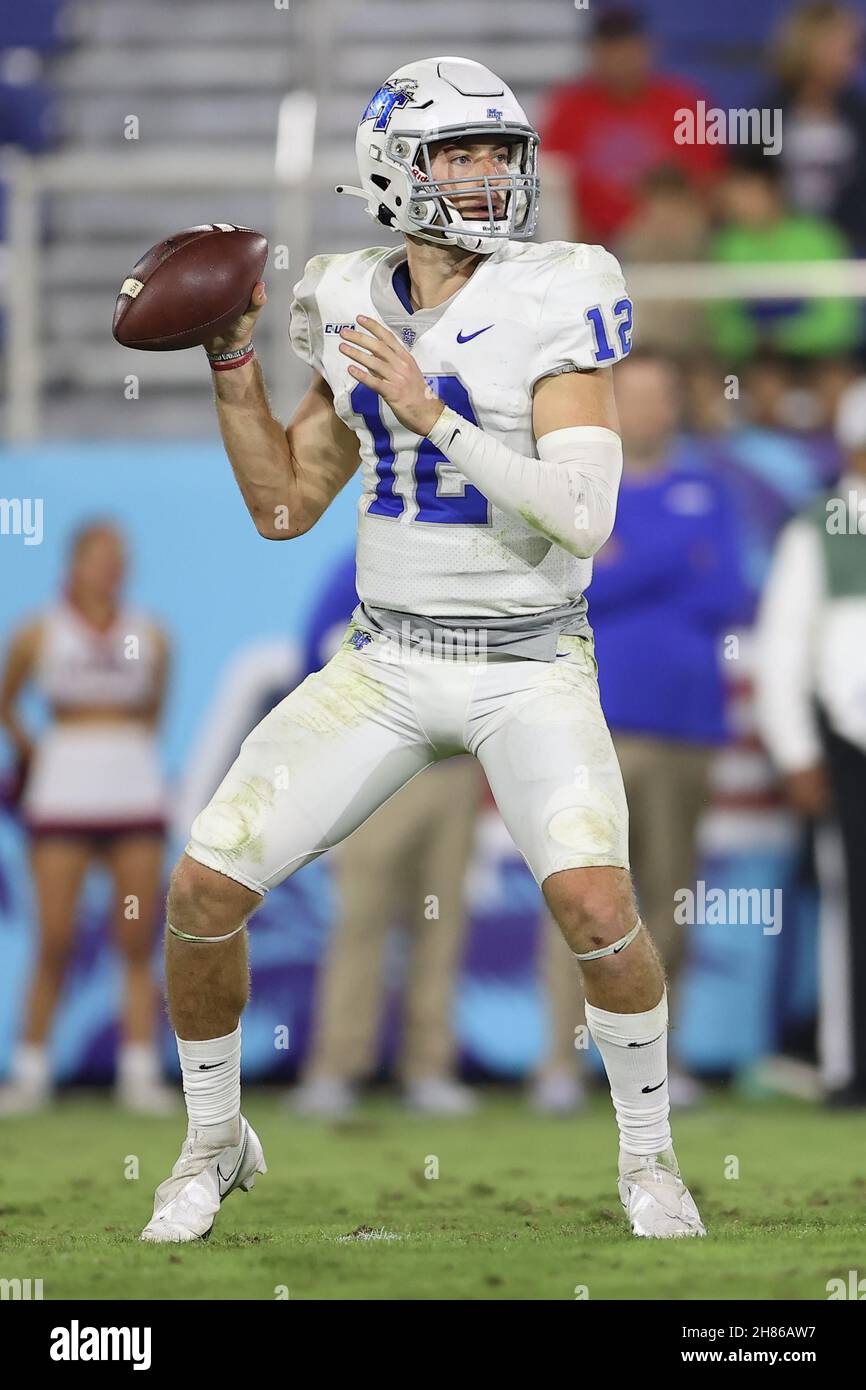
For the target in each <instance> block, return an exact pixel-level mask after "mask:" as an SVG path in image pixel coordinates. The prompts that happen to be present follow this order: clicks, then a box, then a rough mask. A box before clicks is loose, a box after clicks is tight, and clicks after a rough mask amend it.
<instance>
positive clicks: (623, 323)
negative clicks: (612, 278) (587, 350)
mask: <svg viewBox="0 0 866 1390" xmlns="http://www.w3.org/2000/svg"><path fill="white" fill-rule="evenodd" d="M633 313H634V311H633V309H632V302H631V300H630V299H618V300H617V302H616V304H614V306H613V316H614V323H615V325H616V334H617V337H618V338H619V352H617V350H616V348H614V347H611V343H610V338H609V336H608V331H607V324H606V323H605V321H604V314H603V313H602V311H601V306H600V305H598V304H596V305H594V306H593V308H592V309H587V311H586V321H587V323H589V324H590V325H591V326H592V331H593V335H594V337H595V351H594V353H593V356H594V358H595V360H596V362H598V364H599V366H600V365H601V364H602V363H604V362H616V361H617V360H618V359H619V358H620V357H627V356H628V354H629V353H630V352H631V330H632V319H633Z"/></svg>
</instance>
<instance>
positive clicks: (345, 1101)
mask: <svg viewBox="0 0 866 1390" xmlns="http://www.w3.org/2000/svg"><path fill="white" fill-rule="evenodd" d="M289 1104H290V1105H291V1106H292V1109H293V1110H294V1111H295V1113H296V1114H298V1115H309V1116H315V1118H316V1119H319V1120H343V1119H345V1118H346V1116H347V1115H351V1114H352V1111H353V1110H355V1109H357V1105H358V1088H357V1086H355V1085H354V1083H353V1082H351V1081H346V1080H344V1078H343V1077H341V1076H318V1077H315V1078H311V1079H310V1080H309V1081H304V1082H303V1083H302V1084H301V1085H300V1086H298V1087H297V1089H296V1090H295V1091H294V1092H293V1093H291V1094H290V1096H289Z"/></svg>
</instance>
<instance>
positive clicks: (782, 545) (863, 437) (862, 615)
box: [756, 379, 866, 1105]
mask: <svg viewBox="0 0 866 1390" xmlns="http://www.w3.org/2000/svg"><path fill="white" fill-rule="evenodd" d="M837 433H838V438H839V442H840V444H841V446H842V449H843V451H844V455H845V466H844V469H843V473H842V476H841V478H840V479H839V481H838V482H837V483H836V484H835V485H834V486H833V487H832V488H831V489H829V491H827V492H824V493H822V494H821V495H820V496H819V497H817V498H816V499H815V500H814V502H813V503H812V504H811V505H810V506H809V507H807V508H806V509H805V510H804V511H802V512H801V513H800V514H799V515H798V516H797V517H795V518H794V519H793V520H792V521H790V522H789V523H788V525H787V526H786V527H785V529H784V530H783V532H782V535H781V537H780V539H779V543H778V546H777V549H776V552H775V555H774V558H773V564H772V569H771V572H770V576H769V580H768V582H767V586H766V589H765V591H764V596H763V600H762V603H761V609H760V617H759V625H758V642H757V657H756V661H757V669H756V696H757V716H758V724H759V728H760V731H761V734H762V736H763V738H764V741H765V743H766V745H767V748H768V749H769V751H770V753H771V755H772V757H773V759H774V761H775V763H776V765H777V767H778V768H779V770H780V772H781V774H782V777H783V781H784V787H785V791H786V793H787V797H788V800H789V802H790V804H791V805H792V806H793V807H794V809H795V810H797V811H798V812H799V813H800V814H801V815H802V816H804V817H806V818H807V819H809V820H811V821H821V820H822V819H823V818H824V817H826V816H828V815H832V816H833V817H834V818H835V819H836V820H837V821H838V826H839V830H840V833H841V840H842V848H843V856H844V876H845V884H846V896H847V912H846V926H847V933H846V934H847V942H846V952H845V955H846V961H845V968H844V970H843V972H842V974H841V977H840V976H839V974H838V972H837V978H836V981H835V983H834V985H833V987H832V988H827V985H828V981H826V980H824V981H822V989H821V1005H822V1015H823V1016H822V1020H821V1034H822V1039H823V1043H824V1049H823V1050H824V1056H823V1058H822V1060H823V1061H824V1063H825V1073H826V1071H827V1067H826V1062H827V1056H826V1049H827V1046H828V1045H829V1046H831V1047H832V1046H833V1041H832V1040H831V1038H830V1034H831V1033H836V1034H838V1031H839V1028H840V1027H841V1028H842V1029H844V1032H845V1034H846V1040H845V1043H846V1045H845V1052H846V1054H847V1055H846V1059H845V1060H846V1066H845V1072H846V1074H847V1079H846V1080H845V1081H844V1083H843V1084H836V1085H833V1086H831V1088H830V1090H829V1095H828V1099H830V1100H831V1101H833V1102H835V1103H839V1104H856V1105H864V1104H866V858H864V846H866V379H862V380H860V381H858V382H856V383H855V384H854V385H853V386H851V387H849V389H848V390H847V391H846V392H845V393H844V395H843V396H842V399H841V401H840V404H839V411H838V416H837ZM819 872H820V865H819ZM822 931H823V923H822ZM822 954H823V953H822ZM826 959H827V957H826V956H824V960H825V961H826ZM833 1070H834V1071H835V1067H834V1068H833Z"/></svg>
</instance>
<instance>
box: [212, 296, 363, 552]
mask: <svg viewBox="0 0 866 1390" xmlns="http://www.w3.org/2000/svg"><path fill="white" fill-rule="evenodd" d="M265 302H266V298H265V292H264V285H262V284H258V285H256V287H255V289H254V291H253V297H252V300H251V301H250V305H249V308H248V309H247V311H246V313H245V314H243V315H242V316H241V318H240V319H239V320H238V322H237V324H236V325H234V326H233V327H232V328H231V329H230V330H229V332H228V333H227V334H226V336H225V337H222V338H217V339H213V340H212V341H211V342H209V343H207V344H206V345H205V346H206V347H207V350H208V351H209V352H227V351H230V350H231V349H233V348H237V347H244V346H246V344H247V343H249V342H250V341H251V338H252V333H253V328H254V325H255V321H256V319H257V317H258V315H259V313H260V311H261V309H262V306H263V305H264V304H265ZM213 379H214V390H215V393H216V407H217V416H218V418H219V426H220V433H221V434H222V438H223V444H224V445H225V450H226V453H227V454H228V457H229V462H230V463H231V466H232V471H233V472H234V475H235V478H236V479H237V483H238V487H239V488H240V490H241V495H242V496H243V499H244V502H245V503H246V508H247V511H248V512H249V514H250V516H251V517H252V519H253V521H254V522H255V526H256V530H257V531H258V532H259V534H260V535H261V536H265V537H266V538H267V539H268V540H273V541H286V540H292V539H293V538H294V537H295V536H301V535H303V534H304V532H305V531H309V530H310V528H311V527H312V526H314V525H315V523H316V522H317V521H318V519H319V517H320V516H321V515H322V513H323V512H324V511H325V510H326V508H327V507H328V506H329V505H330V503H331V502H332V501H333V500H334V498H335V497H336V495H337V493H338V492H340V491H341V489H342V488H343V487H345V485H346V483H347V482H348V481H349V479H350V478H351V477H352V474H353V473H354V472H355V470H356V469H357V467H358V465H359V463H360V456H359V453H358V440H357V437H356V435H355V434H353V432H352V431H351V430H350V429H349V428H348V426H347V425H344V424H343V421H342V420H341V419H340V418H339V416H338V415H337V413H336V411H335V410H334V398H333V395H332V393H331V389H330V387H329V386H328V384H327V383H326V382H325V380H324V379H323V377H322V376H320V375H319V373H318V372H315V373H314V376H313V381H312V384H311V385H310V387H309V388H308V390H307V392H306V394H305V395H304V397H303V399H302V400H301V402H300V404H299V406H298V408H297V410H296V411H295V413H294V415H293V416H292V418H291V420H290V421H289V424H288V427H287V428H284V426H283V425H282V424H281V423H280V421H279V420H277V419H276V417H275V416H274V415H273V413H272V411H271V407H270V403H269V401H268V397H267V392H266V390H265V383H264V378H263V376H262V370H261V366H260V365H259V363H258V362H257V361H256V359H255V358H253V360H252V361H251V362H248V363H246V365H245V366H243V367H235V368H234V369H233V370H231V371H223V372H214V374H213Z"/></svg>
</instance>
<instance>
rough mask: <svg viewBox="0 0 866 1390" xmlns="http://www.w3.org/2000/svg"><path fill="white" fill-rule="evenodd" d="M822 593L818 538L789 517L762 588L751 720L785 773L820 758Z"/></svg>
mask: <svg viewBox="0 0 866 1390" xmlns="http://www.w3.org/2000/svg"><path fill="white" fill-rule="evenodd" d="M823 592H824V576H823V571H822V563H821V547H820V543H819V539H818V536H817V534H816V533H815V531H814V529H813V527H812V526H811V525H810V524H809V523H808V522H805V521H799V520H795V521H791V522H789V523H788V525H787V527H786V528H785V530H784V531H783V532H782V537H781V540H780V541H779V544H778V546H777V549H776V553H775V555H774V557H773V564H772V567H771V569H770V574H769V578H768V580H767V584H766V588H765V589H764V593H763V597H762V600H761V607H760V611H759V614H758V625H757V632H756V650H755V718H756V721H757V725H758V730H759V732H760V734H761V737H762V738H763V740H764V743H765V744H766V745H767V748H768V749H769V752H770V756H771V757H772V759H773V761H774V762H775V764H776V766H777V767H778V768H779V769H780V770H781V771H782V772H784V773H789V772H800V771H802V770H803V769H805V768H810V767H814V765H815V764H816V763H818V762H820V761H821V754H822V750H821V738H820V734H819V732H818V727H817V721H816V719H815V712H814V708H813V704H812V699H813V695H814V690H815V632H816V629H817V626H818V621H819V616H820V605H821V600H822V597H823Z"/></svg>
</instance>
